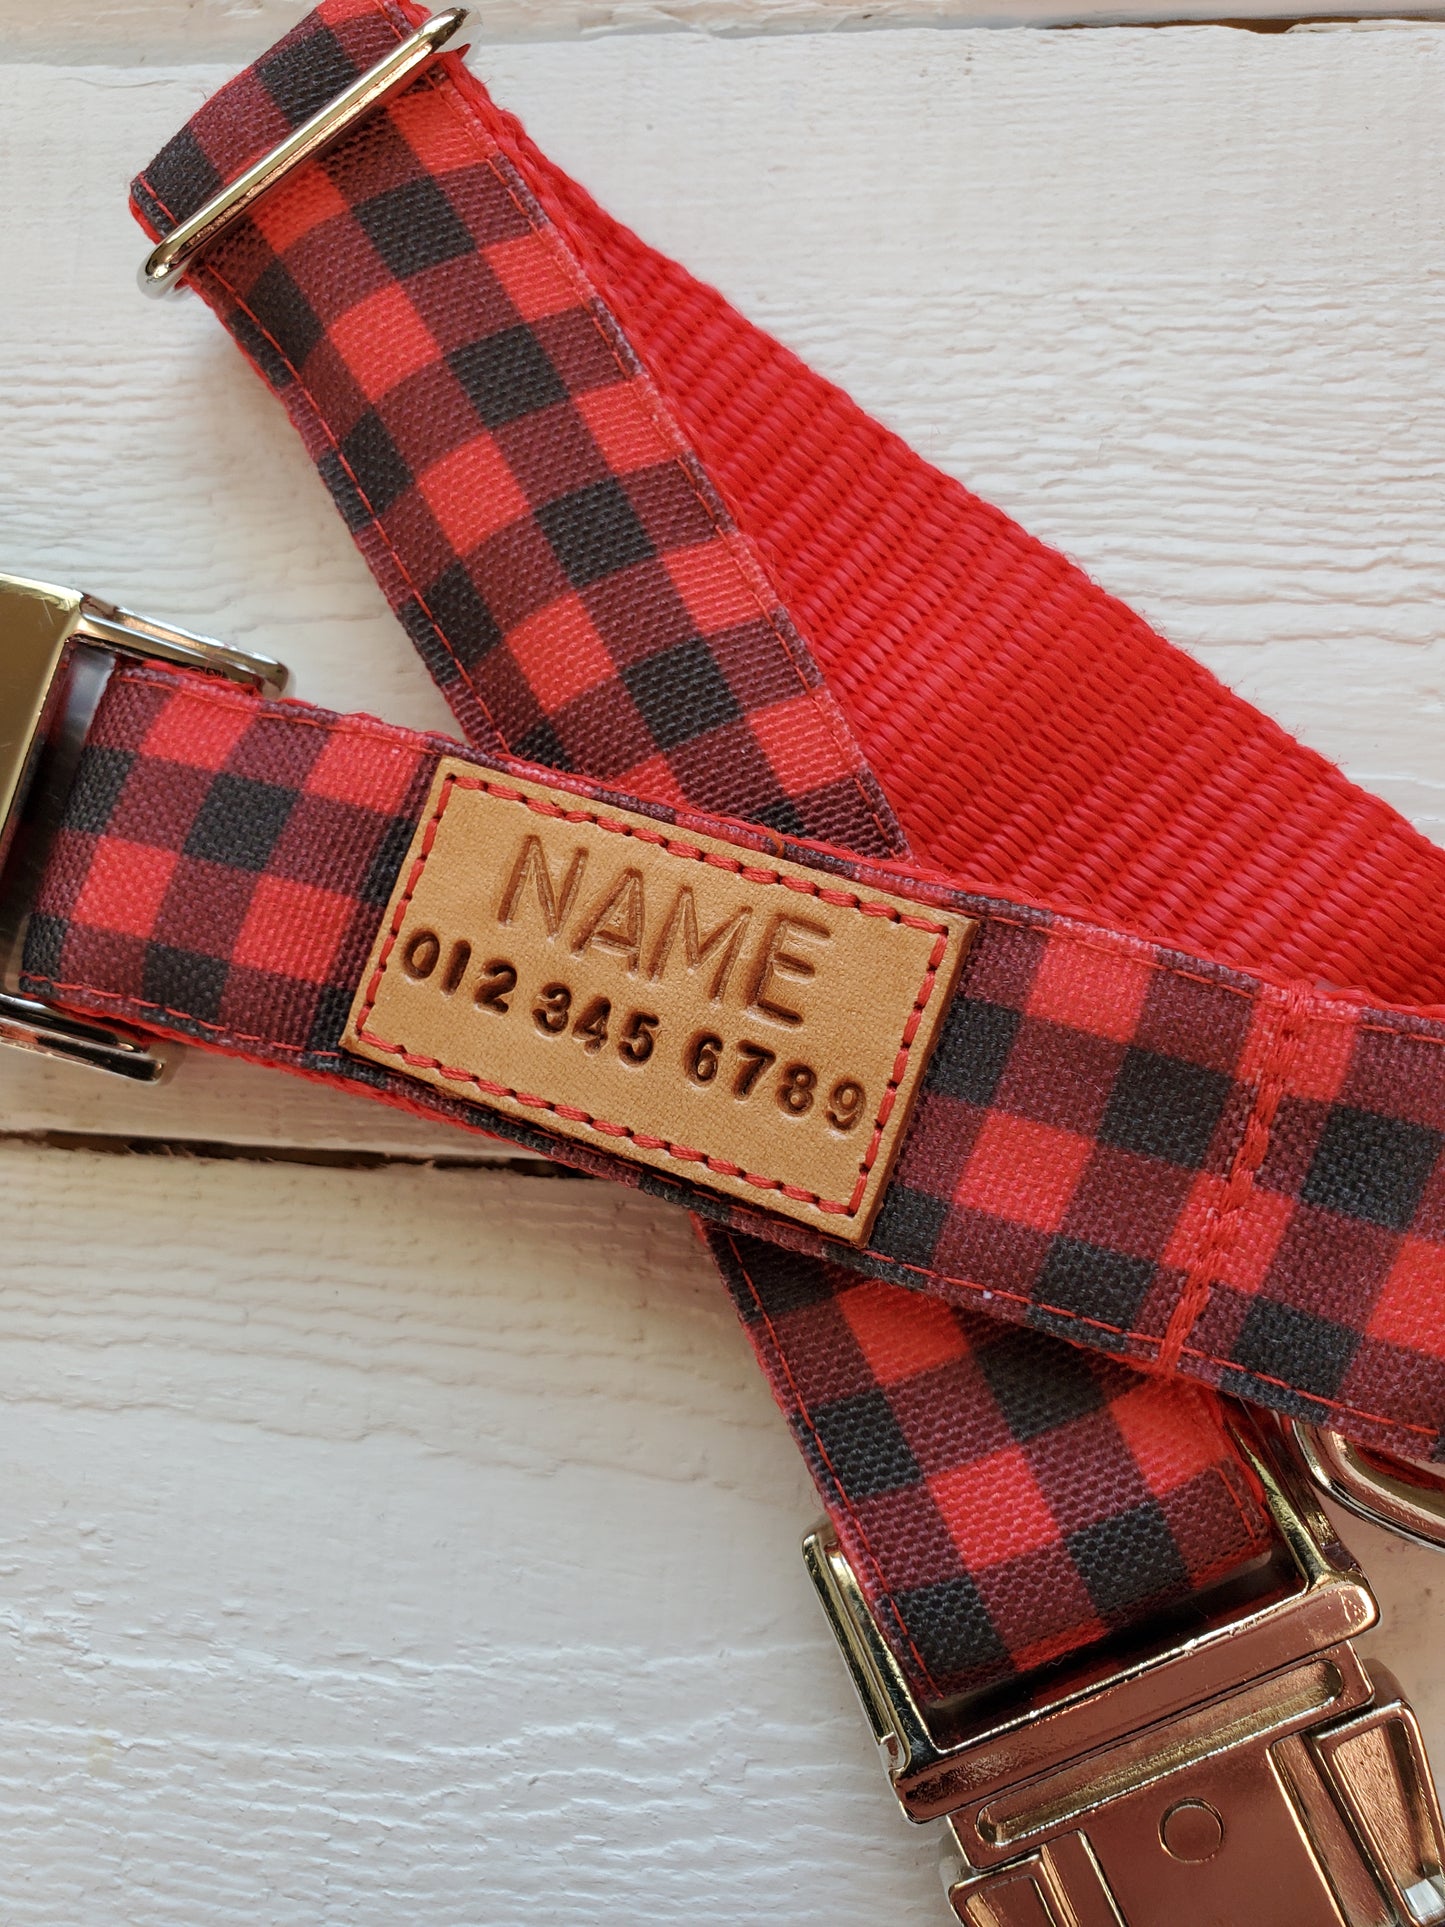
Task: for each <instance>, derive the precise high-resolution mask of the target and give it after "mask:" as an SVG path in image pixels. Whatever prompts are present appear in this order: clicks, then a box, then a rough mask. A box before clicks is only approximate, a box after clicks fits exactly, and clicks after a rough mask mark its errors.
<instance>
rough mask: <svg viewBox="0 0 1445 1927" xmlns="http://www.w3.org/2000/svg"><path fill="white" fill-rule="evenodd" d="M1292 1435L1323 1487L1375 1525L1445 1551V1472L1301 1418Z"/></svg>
mask: <svg viewBox="0 0 1445 1927" xmlns="http://www.w3.org/2000/svg"><path fill="white" fill-rule="evenodd" d="M1290 1435H1291V1437H1292V1439H1293V1441H1294V1443H1295V1445H1296V1446H1297V1447H1298V1448H1299V1453H1300V1457H1301V1458H1302V1459H1303V1460H1304V1463H1305V1466H1306V1468H1307V1470H1308V1472H1309V1475H1310V1477H1311V1478H1312V1479H1313V1480H1314V1482H1315V1484H1316V1485H1318V1486H1319V1487H1320V1489H1321V1490H1322V1491H1323V1492H1326V1493H1328V1494H1329V1496H1330V1497H1331V1498H1332V1499H1336V1500H1338V1501H1339V1503H1340V1504H1341V1505H1342V1506H1345V1507H1347V1508H1348V1509H1349V1511H1351V1512H1353V1513H1355V1514H1357V1515H1358V1516H1359V1517H1360V1518H1361V1519H1368V1520H1369V1522H1370V1524H1371V1525H1376V1526H1384V1527H1385V1528H1386V1529H1387V1530H1388V1531H1390V1532H1398V1533H1400V1534H1401V1536H1402V1537H1404V1538H1406V1539H1413V1540H1414V1541H1415V1543H1416V1544H1417V1545H1422V1546H1432V1547H1434V1548H1435V1550H1436V1551H1442V1550H1445V1475H1442V1473H1441V1472H1440V1471H1439V1470H1438V1469H1436V1468H1433V1467H1430V1466H1426V1465H1416V1464H1412V1463H1409V1462H1407V1461H1406V1460H1404V1459H1397V1458H1395V1457H1393V1455H1391V1454H1389V1453H1385V1452H1371V1451H1367V1450H1366V1449H1365V1447H1364V1446H1362V1445H1356V1444H1355V1442H1354V1441H1353V1440H1352V1439H1347V1438H1345V1437H1344V1436H1343V1434H1341V1433H1339V1432H1331V1431H1328V1430H1326V1429H1325V1428H1324V1427H1323V1426H1318V1425H1306V1424H1305V1423H1304V1422H1303V1420H1296V1421H1295V1422H1294V1423H1293V1424H1292V1425H1291V1427H1290Z"/></svg>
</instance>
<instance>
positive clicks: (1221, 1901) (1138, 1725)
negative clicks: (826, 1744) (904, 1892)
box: [804, 1426, 1445, 1927]
mask: <svg viewBox="0 0 1445 1927" xmlns="http://www.w3.org/2000/svg"><path fill="white" fill-rule="evenodd" d="M1237 1437H1238V1443H1239V1445H1240V1448H1241V1450H1242V1451H1243V1452H1244V1454H1245V1456H1246V1457H1247V1458H1248V1460H1249V1462H1250V1464H1251V1467H1252V1469H1253V1470H1254V1472H1255V1475H1256V1477H1257V1478H1258V1480H1259V1482H1260V1484H1261V1486H1262V1488H1263V1491H1264V1494H1265V1499H1266V1504H1267V1506H1268V1509H1269V1512H1270V1515H1271V1518H1272V1521H1273V1524H1274V1527H1275V1532H1276V1551H1275V1553H1274V1555H1273V1556H1271V1557H1270V1558H1268V1559H1266V1560H1264V1561H1262V1562H1261V1565H1260V1568H1259V1570H1258V1571H1257V1572H1256V1573H1255V1574H1253V1575H1252V1578H1251V1580H1250V1583H1249V1585H1248V1586H1246V1587H1245V1588H1244V1596H1243V1597H1242V1596H1241V1589H1240V1587H1239V1586H1238V1585H1237V1584H1232V1585H1231V1586H1230V1587H1229V1588H1228V1589H1227V1592H1226V1593H1225V1594H1224V1595H1223V1596H1222V1597H1221V1598H1220V1599H1219V1600H1218V1602H1216V1608H1215V1610H1214V1611H1213V1612H1212V1613H1209V1614H1207V1615H1201V1617H1200V1618H1199V1619H1198V1620H1197V1621H1191V1622H1189V1623H1187V1624H1184V1623H1182V1622H1181V1623H1179V1624H1176V1625H1175V1626H1174V1627H1173V1628H1172V1629H1170V1630H1167V1631H1165V1630H1162V1629H1161V1632H1160V1634H1159V1636H1157V1637H1156V1638H1155V1640H1154V1641H1153V1642H1152V1643H1150V1642H1149V1641H1147V1640H1146V1641H1145V1642H1143V1643H1141V1644H1138V1645H1136V1646H1134V1647H1133V1648H1131V1650H1129V1651H1128V1652H1124V1653H1115V1654H1114V1655H1113V1656H1112V1657H1111V1658H1110V1660H1109V1661H1108V1662H1106V1663H1101V1662H1100V1660H1099V1659H1098V1658H1097V1656H1096V1657H1095V1658H1094V1659H1093V1660H1092V1661H1090V1660H1089V1659H1088V1658H1084V1659H1081V1660H1080V1661H1079V1662H1076V1663H1075V1664H1074V1666H1073V1668H1072V1669H1071V1670H1070V1671H1068V1672H1066V1673H1064V1674H1063V1675H1059V1674H1057V1673H1053V1674H1050V1675H1049V1676H1048V1678H1047V1680H1046V1681H1045V1682H1044V1683H1043V1684H1042V1685H1041V1686H1039V1687H1038V1688H1037V1689H1036V1690H1035V1691H1034V1692H1033V1693H1032V1694H1031V1695H1030V1696H1029V1698H1028V1699H1027V1702H1026V1703H1022V1704H1021V1703H1020V1702H1019V1701H1018V1700H1017V1699H1015V1700H1014V1701H1013V1703H1012V1704H1011V1705H1010V1704H1002V1703H1000V1702H999V1700H998V1699H997V1697H996V1696H995V1697H994V1698H993V1699H992V1700H991V1701H990V1702H988V1703H986V1704H985V1703H981V1702H980V1703H974V1704H971V1705H970V1704H968V1703H965V1704H962V1705H960V1706H958V1707H956V1708H949V1709H946V1710H945V1712H944V1714H943V1715H942V1716H941V1717H940V1716H939V1715H938V1714H936V1713H929V1714H927V1715H925V1713H924V1711H923V1709H922V1708H921V1707H920V1705H919V1703H918V1701H917V1699H916V1698H915V1696H914V1694H913V1692H912V1689H911V1688H910V1686H909V1684H908V1681H907V1679H906V1678H905V1676H904V1674H903V1671H902V1669H901V1668H900V1667H899V1665H898V1662H897V1660H896V1659H895V1657H894V1655H893V1653H892V1650H891V1648H890V1647H889V1646H888V1644H887V1642H886V1640H885V1639H884V1638H883V1636H882V1633H881V1632H880V1630H879V1628H878V1626H877V1623H876V1621H875V1620H874V1618H873V1616H872V1613H871V1612H870V1610H869V1607H868V1604H867V1601H866V1600H865V1598H864V1595H863V1591H862V1588H861V1587H860V1585H859V1583H858V1580H857V1576H856V1575H855V1573H854V1572H853V1570H852V1568H851V1566H850V1565H849V1563H848V1561H847V1559H846V1557H845V1556H844V1554H843V1552H842V1550H841V1548H840V1547H839V1545H838V1543H837V1540H836V1538H835V1537H834V1536H833V1535H832V1533H831V1531H830V1530H828V1529H824V1530H821V1531H819V1532H816V1533H814V1534H813V1535H811V1536H810V1538H809V1539H808V1540H807V1541H806V1542H805V1545H804V1557H805V1559H806V1561H807V1564H808V1569H809V1572H810V1574H811V1576H812V1578H813V1581H814V1584H815V1585H816V1587H817V1589H818V1593H819V1596H820V1598H821V1600H822V1603H823V1607H824V1610H825V1612H826V1613H827V1616H828V1619H829V1623H830V1624H831V1626H832V1628H833V1631H834V1633H835V1634H836V1636H837V1638H838V1641H839V1643H840V1645H841V1646H842V1648H843V1653H844V1656H845V1658H846V1660H847V1662H848V1667H849V1670H850V1672H851V1674H852V1676H853V1681H854V1684H855V1686H856V1687H857V1689H858V1692H859V1694H860V1697H861V1698H862V1701H863V1705H864V1708H865V1710H866V1712H867V1714H868V1717H869V1719H870V1721H871V1723H872V1726H873V1730H874V1734H875V1736H876V1737H877V1739H878V1741H879V1744H880V1746H881V1748H882V1751H883V1755H884V1760H885V1764H886V1766H887V1770H888V1773H889V1777H890V1779H891V1781H892V1783H893V1789H894V1791H895V1793H896V1794H897V1796H898V1799H899V1802H900V1804H901V1805H902V1807H903V1810H904V1812H905V1813H906V1814H907V1815H908V1817H909V1818H910V1819H912V1820H918V1821H923V1820H933V1819H942V1820H944V1821H946V1823H947V1844H946V1848H945V1865H944V1884H945V1888H946V1891H947V1894H948V1899H949V1904H950V1905H951V1907H952V1909H953V1912H954V1915H955V1916H956V1917H957V1919H959V1920H960V1921H964V1922H967V1923H968V1927H1437V1923H1442V1922H1445V1871H1442V1867H1445V1839H1442V1829H1441V1818H1440V1810H1439V1805H1438V1802H1437V1800H1436V1796H1435V1790H1434V1787H1433V1785H1432V1783H1431V1779H1430V1772H1429V1767H1428V1765H1427V1763H1426V1759H1425V1753H1424V1748H1423V1745H1422V1743H1421V1739H1420V1732H1419V1728H1418V1726H1417V1724H1416V1721H1415V1717H1414V1715H1413V1713H1412V1712H1411V1710H1410V1708H1409V1706H1408V1705H1407V1704H1406V1703H1405V1701H1404V1700H1403V1698H1402V1697H1401V1695H1400V1692H1399V1690H1398V1688H1397V1687H1396V1685H1395V1683H1394V1681H1393V1680H1392V1679H1391V1678H1390V1677H1389V1675H1388V1674H1387V1673H1384V1672H1382V1671H1381V1670H1380V1669H1379V1668H1377V1667H1375V1666H1373V1665H1371V1666H1370V1667H1369V1669H1368V1670H1367V1668H1366V1667H1365V1665H1364V1664H1363V1662H1362V1661H1361V1659H1360V1658H1359V1656H1358V1655H1357V1654H1356V1652H1355V1650H1354V1647H1353V1645H1352V1644H1351V1642H1352V1640H1353V1639H1354V1638H1355V1637H1356V1636H1357V1635H1358V1634H1360V1633H1363V1632H1365V1631H1366V1630H1367V1629H1368V1628H1369V1627H1370V1626H1372V1625H1373V1624H1374V1622H1375V1620H1376V1618H1377V1616H1378V1609H1377V1607H1376V1604H1375V1599H1374V1596H1373V1594H1372V1593H1371V1591H1370V1589H1369V1587H1368V1585H1367V1584H1366V1581H1365V1579H1364V1576H1363V1574H1362V1573H1361V1572H1360V1570H1359V1568H1358V1567H1357V1566H1356V1565H1355V1563H1354V1561H1353V1560H1352V1559H1351V1557H1350V1555H1349V1553H1348V1552H1347V1551H1346V1550H1345V1548H1344V1547H1343V1546H1342V1545H1341V1544H1340V1542H1339V1540H1338V1539H1337V1538H1336V1537H1335V1534H1334V1532H1333V1530H1332V1528H1331V1527H1330V1524H1329V1521H1328V1520H1327V1519H1326V1518H1325V1516H1324V1514H1323V1512H1322V1511H1321V1510H1320V1508H1319V1506H1318V1505H1317V1504H1316V1503H1315V1500H1314V1498H1313V1495H1312V1494H1311V1492H1310V1490H1309V1487H1308V1485H1307V1484H1306V1483H1305V1481H1304V1479H1303V1478H1302V1477H1301V1476H1300V1473H1299V1471H1298V1469H1297V1468H1296V1467H1295V1466H1294V1465H1293V1464H1292V1463H1290V1462H1289V1461H1288V1460H1287V1458H1286V1456H1285V1455H1284V1453H1283V1452H1279V1451H1276V1450H1275V1449H1273V1447H1272V1446H1267V1445H1265V1444H1264V1443H1263V1442H1262V1441H1261V1439H1260V1438H1259V1437H1258V1436H1256V1435H1254V1434H1253V1433H1252V1432H1249V1431H1246V1430H1245V1429H1244V1427H1243V1426H1241V1427H1240V1429H1239V1432H1238V1435H1237Z"/></svg>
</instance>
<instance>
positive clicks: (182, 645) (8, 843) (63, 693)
mask: <svg viewBox="0 0 1445 1927" xmlns="http://www.w3.org/2000/svg"><path fill="white" fill-rule="evenodd" d="M119 656H129V657H135V658H138V659H140V660H142V661H150V662H167V663H171V664H174V665H176V666H178V667H180V668H185V669H194V670H198V671H200V672H201V673H202V674H205V675H211V676H220V677H223V678H225V680H227V681H228V682H233V683H238V684H239V685H240V686H241V687H242V688H245V689H249V690H251V691H253V692H254V693H256V694H257V695H272V696H279V695H280V694H281V693H282V692H283V691H284V690H285V687H286V683H287V672H286V670H285V669H284V668H283V667H282V665H281V664H280V663H278V662H272V661H271V660H270V659H269V658H268V657H266V656H254V655H249V654H247V653H246V652H245V651H244V650H240V649H231V648H228V647H227V645H226V644H225V643H221V642H213V641H211V640H210V639H209V638H208V637H206V636H193V635H191V634H190V633H189V632H188V631H186V630H184V629H171V628H166V627H163V626H162V625H161V624H160V623H157V622H148V621H146V620H145V618H144V617H142V616H136V615H132V614H130V612H129V611H128V610H125V609H118V608H116V607H115V605H114V604H113V603H109V602H101V601H98V600H97V599H96V598H95V597H94V596H87V595H82V594H80V593H79V592H78V591H77V590H74V589H59V588H56V587H55V586H54V585H53V584H51V583H46V582H30V581H27V580H26V579H25V578H24V577H23V576H15V575H5V574H0V1044H12V1045H15V1046H16V1047H18V1048H19V1049H21V1050H28V1051H34V1052H37V1053H38V1054H39V1055H41V1056H44V1057H63V1058H68V1059H70V1060H71V1061H72V1062H74V1063H81V1064H89V1065H91V1066H93V1067H94V1068H95V1069H97V1070H108V1071H113V1072H115V1073H116V1074H118V1075H119V1076H122V1077H129V1078H133V1079H135V1080H136V1081H137V1082H140V1083H147V1084H153V1083H155V1082H157V1081H158V1080H159V1079H160V1078H161V1077H162V1076H163V1075H164V1074H165V1071H166V1069H167V1067H168V1064H169V1061H170V1058H169V1053H168V1052H167V1051H166V1050H164V1049H163V1048H161V1047H160V1046H157V1045H156V1044H154V1043H153V1042H151V1041H148V1040H146V1039H144V1038H142V1037H140V1036H138V1035H137V1034H136V1033H135V1032H133V1031H128V1030H126V1029H124V1028H123V1027H122V1026H119V1025H114V1026H112V1025H109V1024H102V1023H97V1022H94V1021H92V1020H90V1019H81V1018H76V1017H71V1016H68V1015H67V1014H66V1013H65V1012H63V1011H58V1010H54V1009H52V1008H51V1007H50V1006H49V1005H48V1004H44V1003H41V1002H40V1001H39V1000H38V999H36V998H34V997H28V996H25V995H24V994H23V993H22V992H21V990H20V987H19V968H20V957H21V952H22V948H23V943H24V935H25V926H26V923H27V922H28V920H29V913H30V904H31V902H32V900H33V898H34V894H35V887H36V885H37V883H38V882H39V879H40V873H41V871H42V869H43V867H44V863H45V856H46V851H47V850H48V848H49V845H50V840H51V838H52V837H53V835H54V833H55V830H56V828H57V827H58V825H59V821H60V818H61V815H62V813H63V810H64V806H65V799H66V796H67V795H68V793H69V790H70V784H71V781H72V779H73V777H74V775H75V770H76V765H77V763H78V762H79V759H80V752H81V750H82V749H83V748H84V746H85V737H86V732H87V731H88V730H89V728H90V724H91V722H92V720H93V718H94V716H95V712H96V709H97V707H98V706H99V703H100V699H101V696H102V695H103V694H104V693H105V687H106V684H107V682H108V681H109V680H110V676H111V672H112V670H113V669H114V667H115V663H116V659H117V657H119Z"/></svg>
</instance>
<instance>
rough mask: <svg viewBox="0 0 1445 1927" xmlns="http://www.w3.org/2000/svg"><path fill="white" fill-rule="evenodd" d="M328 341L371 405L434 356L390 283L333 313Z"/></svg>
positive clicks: (425, 331)
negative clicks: (345, 308)
mask: <svg viewBox="0 0 1445 1927" xmlns="http://www.w3.org/2000/svg"><path fill="white" fill-rule="evenodd" d="M330 340H331V345H332V346H333V347H334V348H335V349H336V350H337V352H338V353H339V354H340V356H341V358H342V360H343V361H344V362H345V363H346V366H347V368H348V369H349V370H350V372H351V374H352V376H353V378H354V379H355V381H356V382H357V383H358V385H359V386H360V388H361V392H362V393H363V394H364V395H365V396H366V397H367V398H368V400H370V401H379V400H380V398H381V397H382V396H383V395H385V394H388V393H389V392H390V391H391V390H392V389H393V388H395V387H396V385H397V383H398V382H400V381H405V380H406V378H407V376H408V375H414V374H416V372H417V371H418V369H421V368H425V367H427V366H429V364H431V363H432V362H434V361H435V360H436V358H437V344H436V339H435V337H434V336H433V335H432V333H431V330H430V329H429V328H428V327H427V325H426V323H425V322H424V321H423V320H422V318H421V316H420V315H419V314H418V313H417V311H416V308H415V306H414V305H413V304H412V302H411V300H410V299H409V297H408V296H407V294H406V292H405V290H404V289H402V288H398V287H395V286H392V285H390V284H388V285H387V286H385V287H381V288H378V289H377V290H376V292H375V294H370V295H368V296H367V297H366V299H365V300H364V301H358V302H357V304H356V306H355V307H354V308H350V309H348V310H347V312H346V313H345V314H343V315H338V316H337V317H336V319H335V320H334V321H333V322H332V324H331V328H330ZM522 506H525V505H522ZM518 512H519V513H520V507H519V511H518Z"/></svg>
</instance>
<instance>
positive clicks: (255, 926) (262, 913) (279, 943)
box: [231, 877, 356, 984]
mask: <svg viewBox="0 0 1445 1927" xmlns="http://www.w3.org/2000/svg"><path fill="white" fill-rule="evenodd" d="M355 914H356V906H355V904H354V903H353V902H352V900H351V899H350V898H349V897H344V896H339V895H337V894H336V892H334V891H332V890H318V889H316V888H315V887H314V886H312V885H310V884H306V883H296V882H293V881H291V880H290V879H289V878H286V877H262V878H261V879H260V881H259V882H258V883H257V885H256V889H255V893H254V894H253V896H252V898H251V907H250V910H249V912H248V914H247V917H246V921H245V922H244V923H243V924H242V925H241V929H240V932H239V933H238V935H237V937H236V941H235V945H234V947H233V949H232V951H231V961H232V962H233V963H237V964H246V965H249V966H250V967H251V968H253V969H256V970H268V971H275V972H277V973H278V974H279V975H281V976H283V977H299V978H302V979H304V980H305V981H306V982H307V983H315V984H324V983H327V982H329V980H330V977H331V970H332V965H333V964H334V963H335V961H336V953H337V951H338V950H339V949H340V948H341V945H342V942H343V941H344V939H345V938H346V936H347V934H348V932H349V931H350V929H351V924H352V920H353V918H354V917H355Z"/></svg>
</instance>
